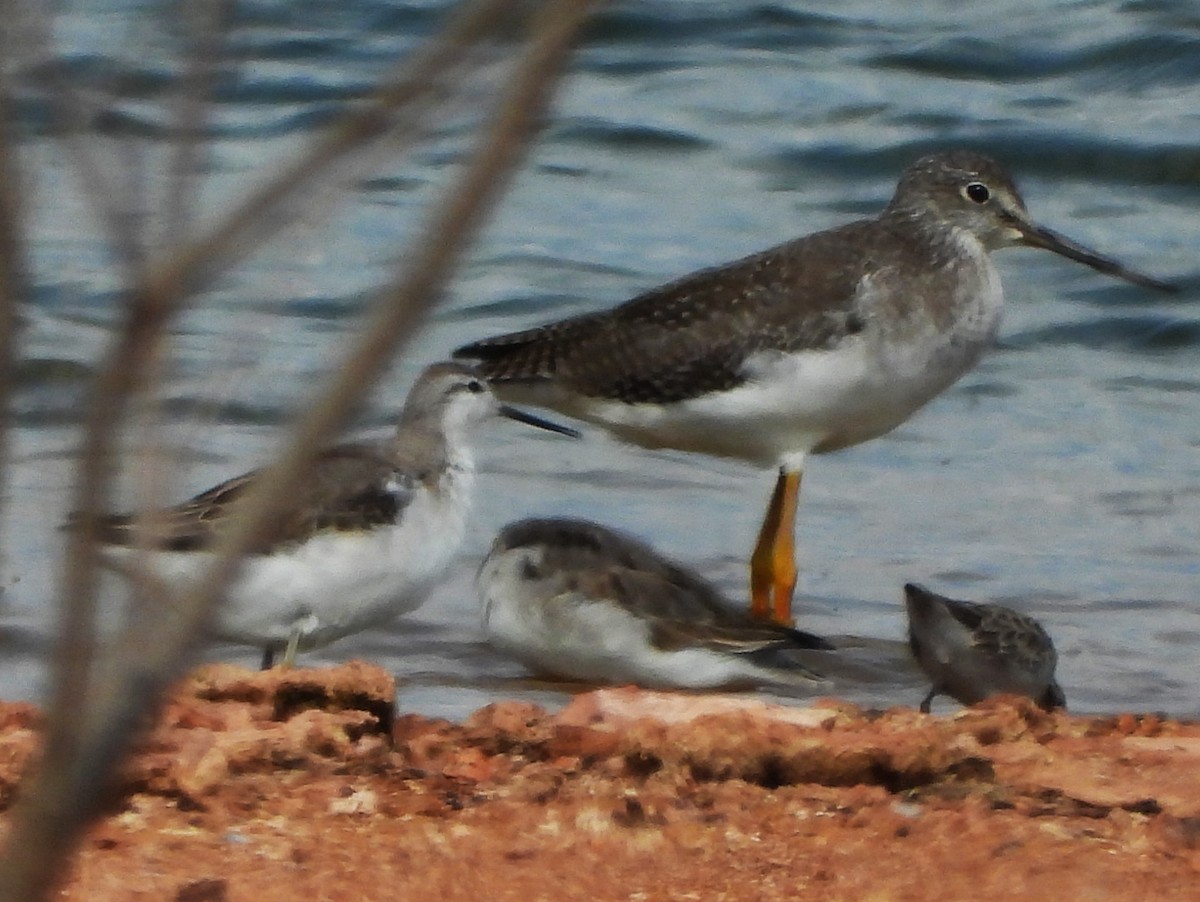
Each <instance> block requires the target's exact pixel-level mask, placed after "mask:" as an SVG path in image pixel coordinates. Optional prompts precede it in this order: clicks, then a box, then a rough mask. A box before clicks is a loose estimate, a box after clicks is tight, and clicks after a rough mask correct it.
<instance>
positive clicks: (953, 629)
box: [904, 583, 1066, 713]
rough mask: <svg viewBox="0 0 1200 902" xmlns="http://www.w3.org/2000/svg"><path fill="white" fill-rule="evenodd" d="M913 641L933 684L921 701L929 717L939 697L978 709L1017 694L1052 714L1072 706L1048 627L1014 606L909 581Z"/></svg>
mask: <svg viewBox="0 0 1200 902" xmlns="http://www.w3.org/2000/svg"><path fill="white" fill-rule="evenodd" d="M904 601H905V607H906V609H907V611H908V643H909V647H910V648H911V649H912V653H913V657H914V658H916V660H917V663H918V664H919V665H920V666H921V669H922V670H924V671H925V673H926V674H927V675H928V676H929V678H930V679H931V680H932V681H933V686H932V688H931V689H930V691H929V694H928V695H927V696H926V697H925V698H924V699H923V700H922V701H921V710H922V711H924V712H926V713H928V711H929V708H930V704H931V702H932V701H933V699H934V697H935V696H938V695H949V696H951V697H953V698H954V699H956V700H957V701H959V702H961V703H962V704H964V705H972V704H975V702H978V701H981V700H983V699H985V698H987V697H988V696H990V695H996V694H999V693H1005V692H1008V693H1014V694H1017V695H1024V696H1027V697H1029V698H1032V699H1033V700H1034V701H1036V702H1037V703H1038V704H1039V705H1041V706H1042V707H1043V708H1045V709H1046V710H1048V711H1049V710H1053V709H1054V708H1064V707H1066V698H1065V696H1064V694H1063V691H1062V688H1061V687H1060V686H1059V685H1058V682H1057V681H1056V680H1055V678H1054V670H1055V667H1056V666H1057V664H1058V655H1057V653H1056V652H1055V650H1054V642H1053V641H1052V640H1051V639H1050V635H1049V634H1048V633H1047V632H1046V631H1045V629H1043V628H1042V625H1041V624H1040V623H1038V622H1037V621H1036V620H1034V619H1033V618H1032V617H1029V616H1027V615H1025V614H1022V613H1020V612H1018V611H1014V610H1013V609H1012V608H1007V607H1004V606H1003V605H996V604H977V603H975V602H970V601H958V600H955V599H952V598H947V597H945V596H943V595H938V594H937V593H934V592H930V591H929V590H928V589H925V588H923V587H921V586H918V585H914V584H912V583H909V584H908V585H906V586H905V587H904Z"/></svg>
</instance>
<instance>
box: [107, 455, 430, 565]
mask: <svg viewBox="0 0 1200 902" xmlns="http://www.w3.org/2000/svg"><path fill="white" fill-rule="evenodd" d="M260 472H261V471H257V470H256V471H252V472H250V473H246V474H244V475H242V476H238V477H235V478H234V479H230V480H228V481H227V482H223V483H221V484H220V485H217V486H214V487H213V488H211V489H209V490H208V491H205V492H202V493H201V494H199V495H196V496H195V497H194V498H191V499H189V500H188V501H185V502H183V503H182V504H178V505H176V506H174V507H171V508H167V509H165V510H162V511H157V512H154V513H151V514H146V515H137V514H114V515H111V516H109V517H107V518H105V519H104V520H103V521H102V523H101V539H102V541H104V542H107V543H110V544H115V545H132V544H133V543H134V542H142V543H144V544H145V545H146V547H149V548H154V549H159V550H170V551H196V550H201V549H204V548H208V547H210V546H212V545H213V544H214V543H215V542H216V541H217V540H218V539H219V538H220V536H221V534H222V532H223V531H224V530H225V529H227V528H228V525H229V523H230V520H231V516H232V514H233V512H234V511H235V510H236V509H237V504H238V502H239V501H240V499H242V498H244V497H245V495H246V492H247V490H248V489H249V488H250V486H251V485H252V484H253V482H254V480H255V479H256V478H257V477H258V476H259V473H260ZM412 490H413V486H412V485H411V484H407V483H406V481H405V480H404V479H403V478H402V476H401V475H400V474H398V473H397V472H396V471H395V468H394V467H393V465H392V464H391V463H390V461H389V460H388V459H387V458H386V457H384V456H383V454H382V449H379V448H375V447H373V446H368V445H342V446H339V447H337V448H333V449H331V450H329V451H326V452H324V453H323V454H322V455H321V456H320V457H319V458H318V459H317V463H316V465H315V467H314V469H313V471H312V473H311V475H310V478H308V479H306V480H305V481H304V482H302V483H301V484H300V485H298V486H297V487H296V489H295V491H294V492H293V493H292V495H291V498H290V500H289V504H288V507H287V509H286V510H285V511H284V514H283V517H282V519H281V521H280V523H279V525H278V527H277V528H276V529H275V530H273V531H272V532H271V533H270V534H269V535H268V536H266V537H264V538H263V539H262V540H261V541H260V542H259V543H258V544H257V545H256V546H255V547H254V548H253V549H252V553H265V552H268V551H270V550H271V549H273V548H276V547H279V546H282V545H289V544H293V543H295V542H298V541H302V540H303V539H305V538H307V537H309V536H311V535H313V534H315V533H319V532H324V531H330V530H357V529H364V528H369V527H371V526H375V525H380V524H384V523H392V522H395V521H396V519H397V517H398V516H399V515H400V513H401V512H402V511H403V509H404V507H405V506H406V505H407V504H408V502H409V500H410V498H411V494H412ZM139 524H144V529H139V528H138V527H139Z"/></svg>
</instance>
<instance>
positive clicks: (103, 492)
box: [47, 0, 509, 758]
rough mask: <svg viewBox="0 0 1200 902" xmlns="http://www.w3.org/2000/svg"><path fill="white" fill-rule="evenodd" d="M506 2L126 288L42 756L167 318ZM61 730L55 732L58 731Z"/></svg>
mask: <svg viewBox="0 0 1200 902" xmlns="http://www.w3.org/2000/svg"><path fill="white" fill-rule="evenodd" d="M508 8H509V4H508V2H506V0H479V2H477V3H475V4H474V5H472V6H471V7H470V8H468V9H467V10H465V11H464V12H463V13H461V14H460V15H459V16H458V17H457V18H456V19H455V20H454V21H453V22H451V23H450V25H449V26H447V28H446V31H445V33H444V34H443V35H442V36H440V37H439V38H437V39H436V40H434V41H433V42H432V45H431V46H430V47H429V48H427V49H425V50H423V51H421V52H419V53H418V54H417V55H416V58H415V59H414V60H413V61H412V63H411V64H410V65H409V66H408V67H407V72H406V74H405V76H404V77H403V78H401V79H400V80H398V81H397V82H396V83H394V84H391V85H388V86H386V87H384V88H382V89H381V90H380V91H379V92H378V93H377V95H376V97H375V98H374V100H373V102H372V103H369V104H368V105H367V106H366V108H365V109H361V110H357V111H355V112H352V113H350V114H349V115H347V116H346V117H344V118H343V120H342V121H341V122H340V123H339V124H338V125H336V126H335V127H334V128H333V129H332V130H331V132H330V134H329V135H327V136H326V137H324V138H321V139H319V140H318V141H317V142H316V143H315V146H314V147H313V148H312V149H311V150H310V151H309V152H308V153H306V154H304V155H302V156H301V157H300V159H299V160H297V161H296V162H295V163H293V164H292V165H291V166H290V167H287V168H285V170H284V172H283V173H282V174H281V175H279V176H278V177H276V178H274V179H272V180H270V181H269V182H268V183H267V184H265V185H264V186H263V187H262V188H261V189H259V190H258V191H256V192H252V193H251V194H250V196H249V197H248V198H246V199H245V200H244V201H243V202H242V203H241V204H240V205H238V206H237V207H235V208H234V209H233V210H232V211H231V212H230V213H229V214H228V215H227V216H225V217H224V218H223V219H222V220H221V221H220V222H218V223H217V224H216V225H215V226H214V227H213V228H212V229H210V230H209V231H208V232H207V233H206V234H205V235H203V236H201V237H200V238H199V239H198V240H196V241H195V242H193V243H191V244H189V245H187V246H185V247H184V248H183V249H181V250H178V251H176V252H175V253H173V254H172V255H170V256H169V257H168V258H167V259H165V260H164V261H163V262H161V263H159V264H157V265H152V266H150V267H148V269H147V272H146V275H145V277H144V278H143V279H142V281H141V282H140V283H139V284H138V285H136V286H134V288H133V289H132V290H131V291H130V292H129V295H128V299H127V310H126V318H125V322H124V324H123V326H122V327H121V329H120V331H119V333H118V335H117V337H116V340H115V342H114V345H113V347H112V348H111V349H110V350H109V352H108V353H107V355H106V358H105V361H104V363H103V364H102V365H101V367H100V370H99V374H98V376H97V378H96V381H95V383H94V385H93V391H92V396H91V398H90V399H89V401H88V404H87V408H86V410H87V416H86V418H85V422H84V428H83V446H82V449H81V452H80V464H79V468H78V472H77V482H76V490H75V496H74V499H73V501H74V503H73V509H74V510H75V511H76V512H77V514H78V522H79V526H80V528H79V529H76V530H73V531H72V532H70V533H68V535H67V541H66V553H65V558H66V561H67V566H66V568H65V575H64V579H63V584H62V587H61V590H60V597H61V599H62V611H63V614H62V622H61V626H60V639H59V643H58V647H57V651H56V656H55V684H54V687H53V694H52V697H51V702H50V709H51V712H52V716H51V720H50V723H51V729H50V731H49V736H50V738H49V739H48V741H47V755H48V756H50V757H51V758H53V756H54V755H56V754H59V753H62V754H67V752H66V751H65V750H66V749H69V748H70V747H72V746H73V745H74V737H75V735H76V734H77V731H78V729H79V726H78V721H77V720H76V718H74V717H73V716H71V715H70V714H67V715H64V716H63V717H61V718H58V717H55V716H54V712H58V711H62V712H72V711H73V710H74V706H75V705H76V704H78V700H79V699H80V698H82V697H83V694H84V692H85V689H86V686H87V681H88V674H89V670H90V668H91V663H92V659H93V656H94V634H95V626H94V620H95V597H96V579H95V575H96V568H97V564H98V551H97V542H96V538H97V528H96V525H97V517H98V515H99V512H100V511H101V510H104V509H105V508H106V507H108V497H109V486H110V484H111V481H112V461H113V447H114V443H115V441H116V435H117V433H118V427H119V425H120V423H121V422H122V420H123V419H124V416H125V413H126V409H127V405H128V402H129V399H130V397H131V396H132V394H133V393H134V391H136V390H137V389H138V388H139V387H140V386H141V385H143V384H144V377H145V374H146V371H147V367H148V366H149V364H150V361H151V360H152V359H153V356H154V353H155V349H156V347H157V344H158V342H159V339H160V336H161V335H162V334H163V332H164V330H165V328H166V326H167V323H168V322H169V321H170V319H171V317H172V316H174V315H175V314H176V313H177V312H178V311H179V310H180V309H181V308H182V306H183V304H184V303H185V302H186V300H187V299H188V298H189V297H191V296H192V295H193V294H194V293H195V292H196V291H198V290H199V289H201V288H202V287H203V286H204V285H205V284H207V283H208V281H209V280H210V279H212V278H214V277H215V276H216V275H218V274H219V273H220V272H222V271H224V270H225V269H227V268H228V267H229V266H231V265H232V264H233V263H235V262H236V261H237V260H239V259H241V258H242V257H243V256H245V255H247V254H249V253H250V252H251V251H252V250H253V249H254V248H255V247H257V246H258V245H259V244H261V243H262V242H263V241H265V240H266V239H267V238H268V237H269V236H270V235H271V234H273V233H274V232H275V231H277V230H278V229H279V228H280V227H282V225H284V224H285V222H286V217H285V213H286V204H287V202H288V201H290V200H291V199H293V198H294V197H296V196H297V195H298V194H299V193H300V192H301V191H302V190H303V189H304V188H305V186H307V185H309V184H311V183H312V182H314V181H315V180H316V179H317V178H318V177H319V176H321V175H322V174H323V173H325V172H327V171H328V169H329V168H330V167H331V166H332V165H333V164H334V163H336V162H337V161H339V160H340V159H343V158H345V157H346V156H347V155H349V154H350V153H352V152H354V151H356V150H359V149H360V148H361V147H362V146H363V145H364V144H366V143H368V142H369V141H371V140H373V139H375V138H377V137H379V136H380V135H382V134H385V133H386V131H387V128H388V127H389V125H390V124H391V120H392V118H393V116H394V114H395V111H396V110H397V109H399V108H400V107H401V106H404V105H406V104H410V103H411V102H412V101H413V100H417V99H420V98H422V97H423V96H425V95H427V94H429V93H430V92H432V90H433V86H435V85H439V84H441V82H442V80H443V79H444V78H446V77H447V76H446V73H447V71H448V70H450V69H452V68H453V67H455V66H456V65H458V64H460V63H461V61H462V60H463V59H464V57H465V56H466V54H467V51H468V50H469V48H470V46H471V43H472V42H473V41H477V40H480V39H483V38H485V37H486V36H487V34H488V32H489V29H490V28H492V27H493V26H495V25H496V24H497V22H498V21H499V20H501V19H502V18H503V17H504V14H505V12H506V11H507V10H508ZM60 732H61V735H60Z"/></svg>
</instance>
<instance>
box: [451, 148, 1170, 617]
mask: <svg viewBox="0 0 1200 902" xmlns="http://www.w3.org/2000/svg"><path fill="white" fill-rule="evenodd" d="M1013 245H1025V246H1029V247H1039V248H1044V249H1046V250H1049V251H1053V252H1054V253H1056V254H1060V255H1062V256H1064V257H1068V258H1070V259H1072V260H1076V261H1078V262H1080V263H1084V264H1086V265H1088V266H1090V267H1092V268H1093V269H1096V270H1099V271H1100V272H1102V273H1106V274H1108V275H1112V276H1116V277H1117V278H1121V279H1125V280H1127V281H1129V282H1133V283H1134V284H1137V285H1141V286H1144V287H1147V288H1153V289H1157V290H1162V291H1169V290H1173V289H1172V286H1169V285H1167V284H1165V283H1163V282H1160V281H1158V280H1157V279H1153V278H1151V277H1149V276H1145V275H1142V274H1140V273H1137V272H1134V271H1133V270H1131V269H1128V268H1126V267H1124V266H1122V265H1121V264H1119V263H1117V262H1115V261H1113V260H1111V259H1108V258H1106V257H1102V256H1100V255H1099V254H1097V253H1095V252H1093V251H1091V250H1088V249H1087V248H1084V247H1081V246H1080V245H1078V244H1075V243H1074V242H1072V241H1070V240H1069V239H1067V238H1065V237H1063V236H1062V235H1059V234H1057V233H1055V232H1052V231H1050V230H1049V229H1046V228H1043V227H1041V226H1039V225H1036V224H1034V223H1033V222H1032V221H1031V220H1030V218H1029V214H1028V213H1027V212H1026V210H1025V204H1024V202H1023V201H1022V200H1021V196H1020V194H1019V193H1018V192H1017V189H1016V186H1015V185H1014V184H1013V182H1012V180H1011V178H1010V177H1009V176H1008V174H1007V173H1005V171H1004V170H1003V169H1002V168H1001V167H1000V166H999V165H998V164H997V163H995V162H994V161H992V160H991V159H989V158H988V157H985V156H981V155H979V154H976V153H969V152H964V151H955V152H950V153H939V154H934V155H931V156H927V157H924V158H923V159H921V160H918V161H917V162H916V163H914V164H913V165H912V166H910V167H909V168H908V169H907V170H905V172H904V174H903V175H902V176H901V178H900V182H899V185H898V186H897V188H896V192H895V194H894V196H893V197H892V200H891V202H890V203H889V204H888V205H887V207H886V208H885V209H884V211H883V212H882V213H881V214H880V215H879V216H878V217H877V218H875V219H866V220H860V221H858V222H852V223H850V224H848V225H844V226H841V227H839V228H835V229H831V230H829V231H825V232H818V233H816V234H813V235H809V236H807V237H804V238H800V239H797V240H795V241H791V242H789V243H787V244H782V245H779V246H778V247H775V248H772V249H770V250H767V251H763V252H762V253H758V254H754V255H753V256H750V257H746V258H744V259H742V260H738V261H736V262H733V263H729V264H727V265H725V266H719V267H716V268H714V269H708V270H703V271H701V272H697V273H693V274H691V275H688V276H685V277H683V278H682V279H679V280H678V281H675V282H671V283H669V284H667V285H664V286H662V287H660V288H656V289H654V290H652V291H649V292H647V293H645V294H642V295H640V296H638V297H636V298H634V299H632V300H630V301H628V302H626V303H624V304H622V305H620V306H618V307H616V308H615V309H611V310H607V311H602V312H598V313H590V314H584V315H582V316H577V317H573V318H571V319H566V320H562V321H559V322H555V323H551V324H549V325H545V326H542V327H539V328H534V329H529V330H527V331H522V332H515V333H511V334H508V335H501V336H498V337H495V338H488V339H484V340H482V341H478V342H475V343H473V344H469V345H466V346H465V347H462V348H459V349H458V350H457V351H456V352H455V356H456V357H459V358H462V359H468V360H473V361H475V362H477V364H478V366H479V367H480V370H481V372H482V373H483V374H484V375H485V376H486V377H487V379H488V380H489V381H490V382H491V384H492V385H493V387H494V388H495V390H496V391H497V393H498V394H499V395H500V396H501V397H503V398H506V399H508V400H513V401H520V402H523V403H528V404H533V405H537V406H541V407H547V408H550V409H553V410H556V411H559V412H561V413H564V414H567V415H569V416H573V417H577V418H579V419H581V420H585V421H588V422H591V423H596V424H599V425H601V426H603V427H606V428H607V429H609V430H611V431H612V432H613V433H615V434H616V435H617V436H618V437H620V438H622V439H625V440H627V441H630V442H634V443H636V444H639V445H642V446H645V447H649V448H676V449H681V450H684V451H695V452H700V453H705V454H714V455H721V456H726V457H732V458H739V459H742V460H746V461H750V462H753V463H757V464H761V465H763V466H775V467H778V468H779V476H778V480H777V482H776V486H775V491H774V494H773V496H772V498H771V502H770V506H769V507H768V510H767V515H766V517H765V519H764V521H763V525H762V529H761V531H760V533H759V538H758V543H757V546H756V548H755V550H754V553H753V555H752V557H751V562H750V586H751V599H752V602H751V610H752V611H753V612H754V613H755V614H756V615H757V616H760V617H771V618H773V619H775V620H776V621H778V622H780V623H785V624H790V623H792V622H793V619H792V609H791V603H792V593H793V590H794V589H795V584H796V564H795V550H794V544H795V540H794V524H795V517H796V506H797V503H798V499H799V491H800V477H801V473H802V471H803V467H804V463H805V460H806V458H807V456H808V455H809V454H822V453H825V452H829V451H837V450H838V449H840V448H846V447H849V446H851V445H857V444H859V443H860V442H865V441H867V440H869V439H872V438H876V437H877V436H881V435H883V434H884V433H886V432H888V431H890V430H892V429H894V428H895V427H896V426H898V425H900V424H901V423H903V422H904V421H905V420H907V419H908V418H909V417H910V416H912V415H913V413H915V412H916V411H917V410H918V409H920V408H921V407H922V406H923V405H924V404H926V403H927V402H928V401H930V400H931V399H933V398H934V397H936V396H937V395H938V394H939V393H941V392H942V391H944V390H945V389H946V388H947V387H948V386H950V385H951V384H952V383H953V382H954V381H955V380H957V379H958V378H959V377H960V376H962V375H963V374H964V373H965V372H967V371H968V370H969V369H970V368H971V367H972V366H974V364H975V362H976V361H977V360H978V359H979V357H980V355H982V354H983V352H984V350H985V349H986V348H987V347H988V346H989V345H990V344H991V343H992V339H993V337H994V336H995V334H996V330H997V328H998V327H999V323H1000V311H1001V307H1002V305H1003V294H1002V292H1001V287H1000V277H999V275H998V273H997V272H996V270H995V268H994V267H993V265H992V263H991V261H990V260H989V257H988V254H989V252H990V251H994V250H998V249H1000V248H1004V247H1010V246H1013Z"/></svg>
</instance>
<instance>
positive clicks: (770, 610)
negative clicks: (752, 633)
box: [750, 469, 801, 626]
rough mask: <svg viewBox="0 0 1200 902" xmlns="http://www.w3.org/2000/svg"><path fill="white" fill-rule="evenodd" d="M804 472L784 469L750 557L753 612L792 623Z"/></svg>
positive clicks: (756, 615) (755, 614) (784, 622)
mask: <svg viewBox="0 0 1200 902" xmlns="http://www.w3.org/2000/svg"><path fill="white" fill-rule="evenodd" d="M800 475H801V474H800V471H799V470H796V471H790V470H784V469H780V471H779V478H778V479H777V480H776V481H775V491H774V492H773V493H772V495H771V503H770V505H769V506H768V507H767V516H766V517H765V518H764V519H763V525H762V529H761V530H759V533H758V543H757V544H756V545H755V546H754V554H753V555H752V556H751V558H750V613H751V614H752V615H753V616H755V617H759V618H761V619H763V620H774V621H775V622H776V623H781V624H783V625H784V626H792V625H793V624H794V623H795V620H794V619H793V617H792V592H793V591H794V590H795V588H796V506H797V504H798V503H799V499H800Z"/></svg>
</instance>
